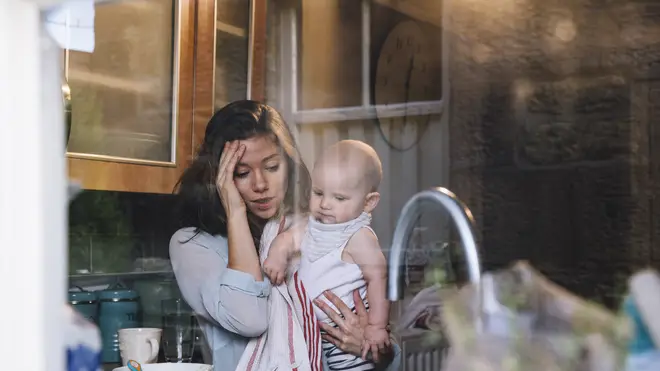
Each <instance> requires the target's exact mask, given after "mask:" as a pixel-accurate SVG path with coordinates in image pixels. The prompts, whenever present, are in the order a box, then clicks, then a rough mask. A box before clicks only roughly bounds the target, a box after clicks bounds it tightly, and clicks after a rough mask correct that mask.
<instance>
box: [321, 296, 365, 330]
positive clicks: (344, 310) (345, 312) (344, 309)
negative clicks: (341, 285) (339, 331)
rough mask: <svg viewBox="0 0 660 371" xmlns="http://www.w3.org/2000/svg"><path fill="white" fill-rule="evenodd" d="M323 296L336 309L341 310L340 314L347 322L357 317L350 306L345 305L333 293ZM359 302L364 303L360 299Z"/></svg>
mask: <svg viewBox="0 0 660 371" xmlns="http://www.w3.org/2000/svg"><path fill="white" fill-rule="evenodd" d="M323 296H325V297H326V298H327V299H328V300H329V301H330V302H331V303H332V304H333V305H334V306H335V308H337V309H339V313H341V315H342V316H344V318H345V319H346V321H349V322H350V319H352V318H354V317H355V314H354V313H353V311H352V310H351V308H349V307H348V305H346V303H344V302H343V301H342V300H341V299H339V297H338V296H337V295H335V294H334V293H333V292H332V291H325V292H323ZM358 301H362V300H361V299H360V300H358ZM356 306H357V303H356ZM333 312H334V311H333ZM335 323H336V322H335Z"/></svg>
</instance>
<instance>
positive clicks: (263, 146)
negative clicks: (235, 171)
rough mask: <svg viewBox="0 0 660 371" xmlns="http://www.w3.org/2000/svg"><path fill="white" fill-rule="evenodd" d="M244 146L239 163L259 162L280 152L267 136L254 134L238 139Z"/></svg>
mask: <svg viewBox="0 0 660 371" xmlns="http://www.w3.org/2000/svg"><path fill="white" fill-rule="evenodd" d="M239 143H240V144H242V145H244V146H245V153H244V154H243V157H241V159H240V160H239V164H245V165H251V164H260V163H261V162H263V161H264V160H267V159H270V158H272V157H274V156H276V155H278V154H279V153H280V151H279V147H278V146H277V144H275V142H274V141H273V140H272V139H270V138H269V137H267V136H256V137H252V138H249V139H244V140H241V141H239Z"/></svg>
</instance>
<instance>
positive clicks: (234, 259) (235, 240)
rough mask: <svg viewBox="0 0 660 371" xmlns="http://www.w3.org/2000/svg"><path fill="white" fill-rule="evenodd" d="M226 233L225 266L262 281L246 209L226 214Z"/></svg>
mask: <svg viewBox="0 0 660 371" xmlns="http://www.w3.org/2000/svg"><path fill="white" fill-rule="evenodd" d="M228 218H229V219H228V220H227V235H228V238H227V240H228V244H229V262H228V263H227V268H229V269H234V270H237V271H241V272H245V273H247V274H249V275H251V276H252V277H254V279H255V280H256V281H263V280H264V277H263V274H262V273H261V264H260V263H259V256H258V255H257V249H256V247H255V246H254V240H253V239H252V234H250V225H249V224H248V220H247V215H246V211H245V210H243V212H235V213H232V214H229V215H228Z"/></svg>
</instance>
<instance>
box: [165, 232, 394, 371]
mask: <svg viewBox="0 0 660 371" xmlns="http://www.w3.org/2000/svg"><path fill="white" fill-rule="evenodd" d="M170 259H171V261H172V269H173V270H174V275H175V277H176V280H177V284H178V285H179V289H180V290H181V294H182V295H183V298H184V299H185V300H186V302H187V303H188V305H190V307H191V308H192V309H193V310H194V311H195V314H196V315H197V319H198V321H199V324H200V327H201V328H202V331H203V332H204V335H205V337H206V341H207V343H208V345H209V348H210V351H211V354H212V357H213V366H214V369H215V371H234V370H235V369H236V365H238V361H239V360H240V358H241V355H242V354H243V351H244V350H245V347H246V346H247V343H248V341H249V340H250V338H252V337H257V336H259V335H261V334H262V333H264V332H265V331H266V329H267V328H268V295H269V293H270V287H271V286H270V283H269V281H268V279H264V281H262V282H258V281H256V280H255V279H254V278H253V277H252V276H251V275H249V274H247V273H244V272H240V271H237V270H234V269H229V268H227V264H228V263H229V255H228V246H227V239H226V238H224V237H222V236H211V235H209V234H208V233H204V232H200V233H199V234H197V235H195V230H194V228H183V229H180V230H178V231H177V232H176V233H174V235H173V236H172V238H171V239H170ZM394 350H395V352H396V357H395V359H394V362H392V364H390V365H389V367H388V368H387V370H388V371H395V370H398V369H399V364H400V350H399V347H398V346H396V345H395V349H394ZM323 368H324V370H329V367H328V365H327V364H325V360H324V365H323Z"/></svg>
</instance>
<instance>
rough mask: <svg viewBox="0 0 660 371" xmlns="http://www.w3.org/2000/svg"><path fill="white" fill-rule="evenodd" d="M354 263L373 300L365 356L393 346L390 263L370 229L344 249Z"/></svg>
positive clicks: (354, 238) (371, 301) (364, 229)
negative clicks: (391, 344)
mask: <svg viewBox="0 0 660 371" xmlns="http://www.w3.org/2000/svg"><path fill="white" fill-rule="evenodd" d="M344 251H345V252H346V253H347V254H348V255H349V257H350V258H351V260H353V261H354V262H355V263H356V264H358V265H359V266H360V269H361V270H362V275H363V276H364V280H365V281H366V282H367V298H368V299H369V323H368V326H367V328H366V329H365V338H366V340H367V342H368V344H366V345H367V346H366V347H364V348H363V355H362V356H363V357H362V358H365V357H366V353H367V352H368V351H369V350H371V351H372V352H376V351H378V348H379V347H383V346H385V345H386V344H388V343H389V333H388V332H387V325H388V323H389V313H390V303H389V301H388V300H387V296H386V290H387V262H386V261H385V255H383V252H382V250H381V249H380V244H379V243H378V238H376V236H375V235H374V234H373V233H372V232H371V231H369V230H368V229H366V228H362V229H360V230H359V231H358V232H357V233H356V234H355V235H353V237H352V238H351V239H350V241H349V242H348V244H347V245H346V249H345V250H344Z"/></svg>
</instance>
